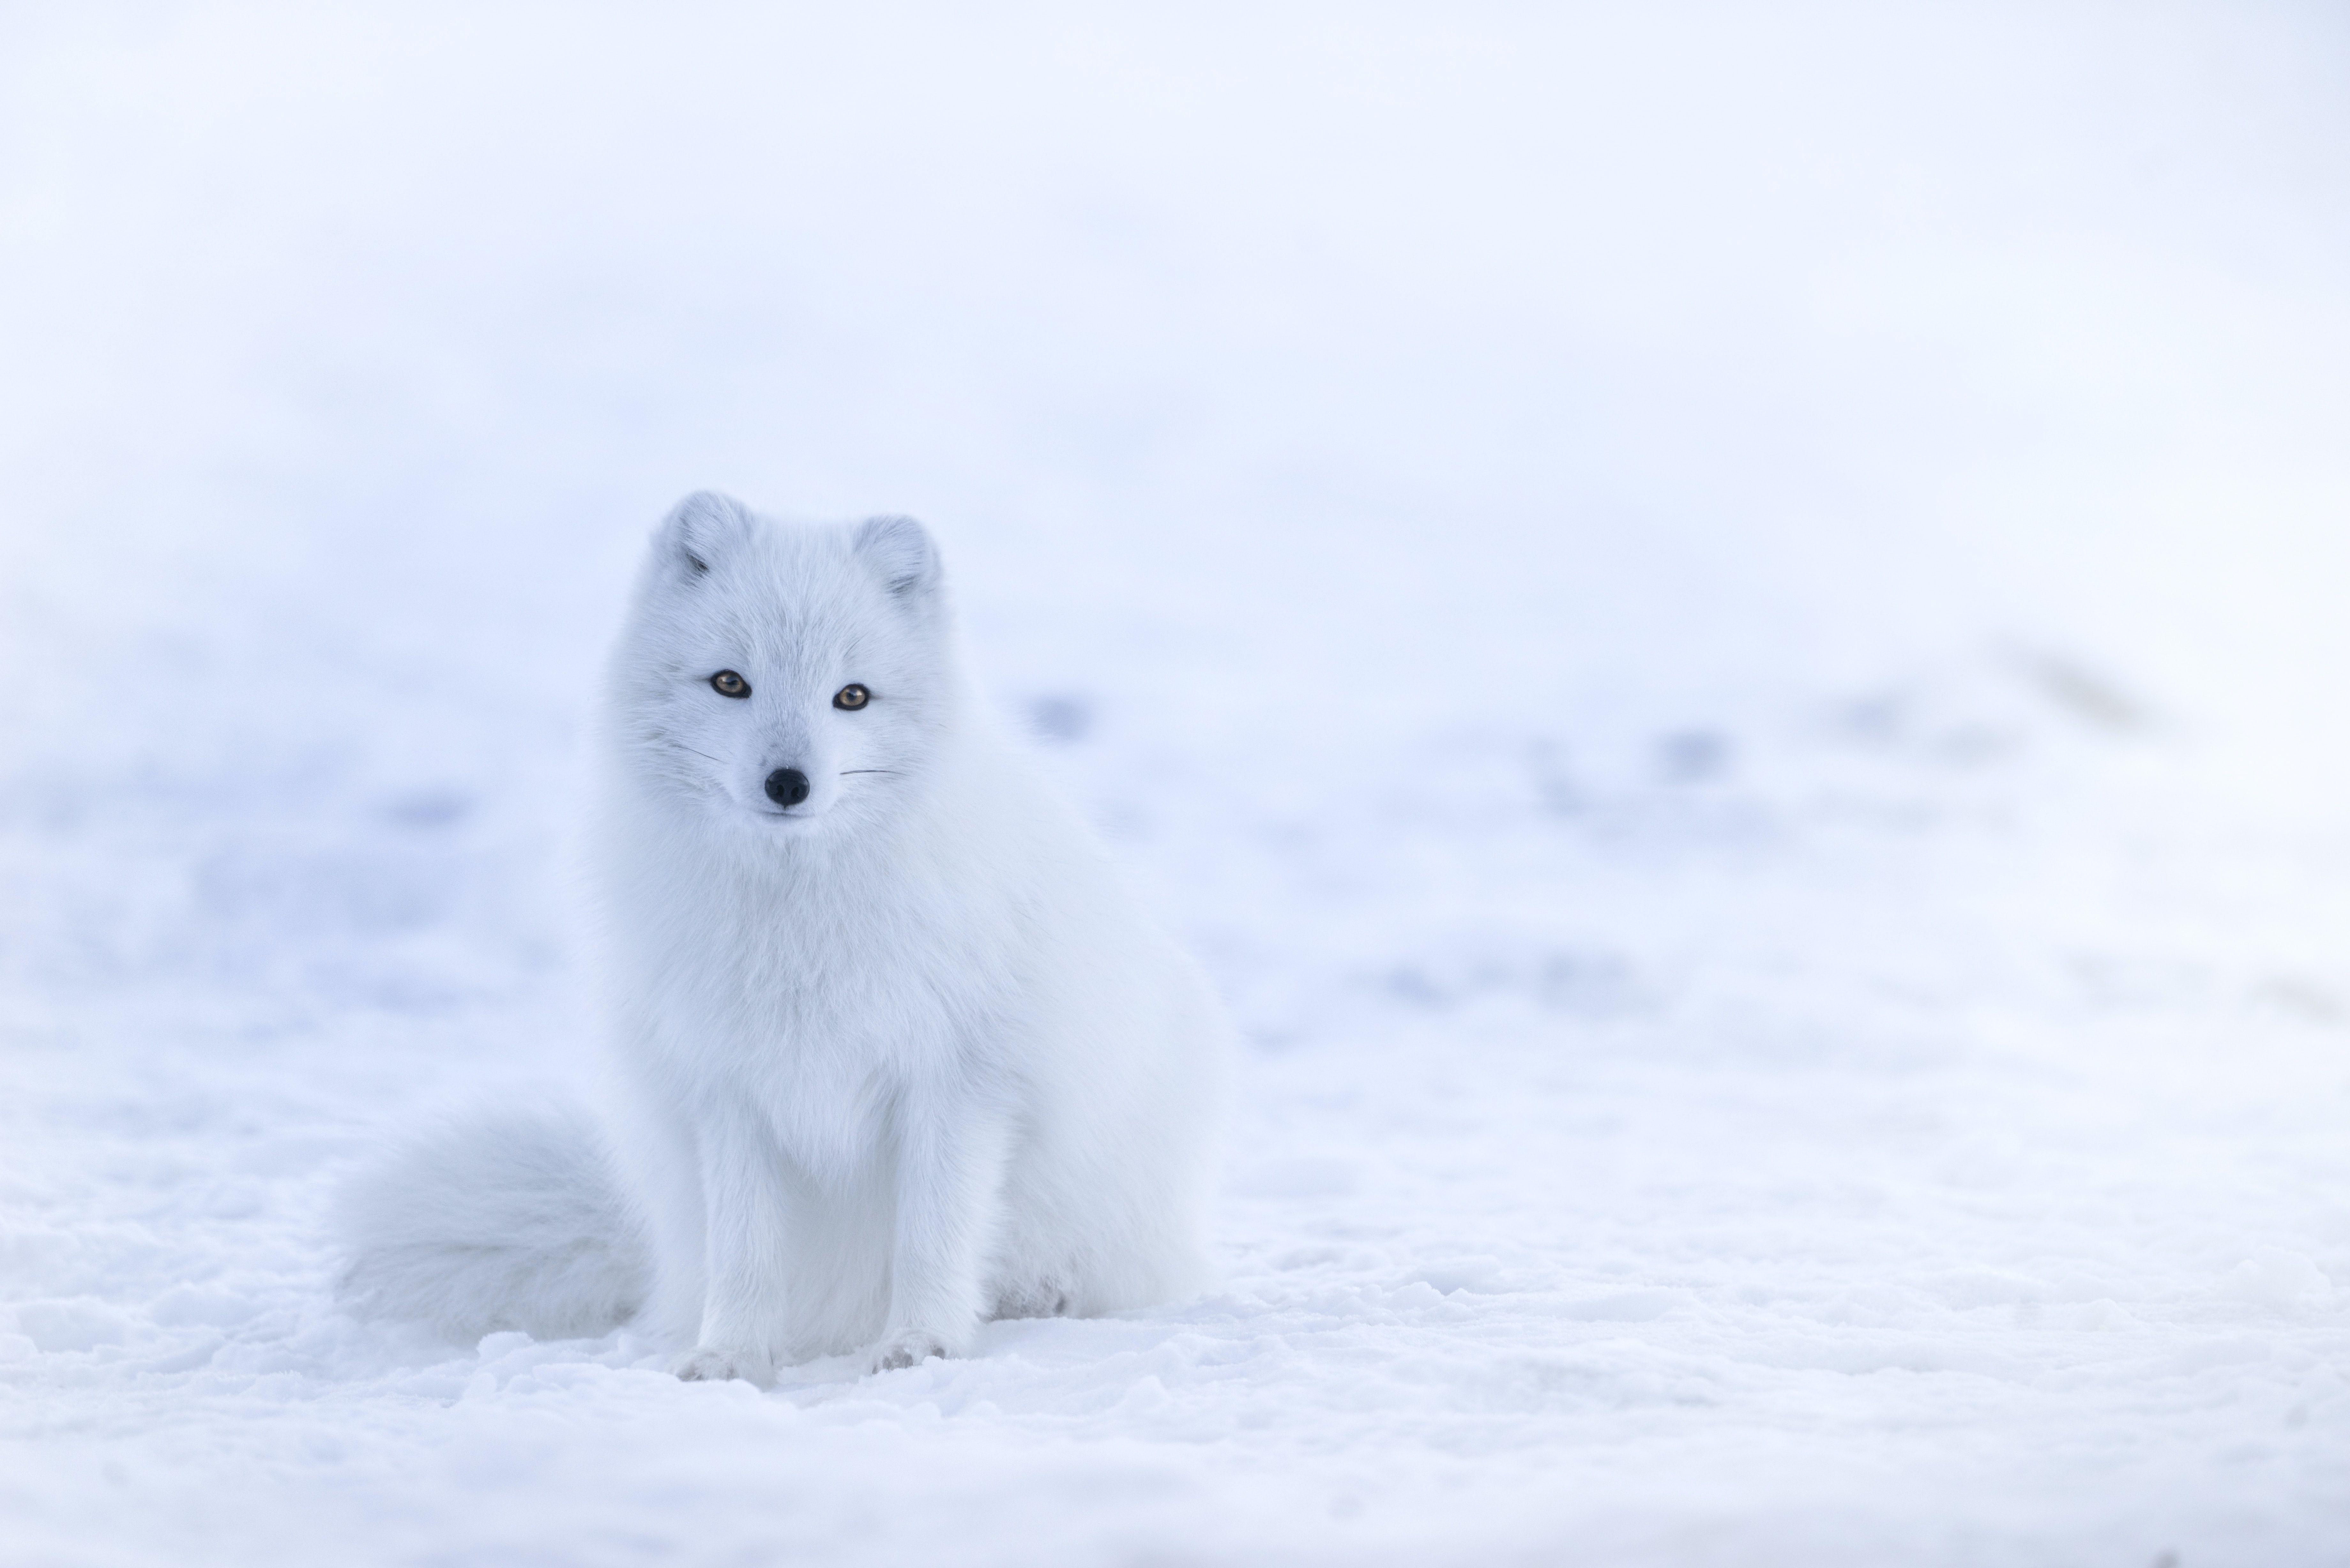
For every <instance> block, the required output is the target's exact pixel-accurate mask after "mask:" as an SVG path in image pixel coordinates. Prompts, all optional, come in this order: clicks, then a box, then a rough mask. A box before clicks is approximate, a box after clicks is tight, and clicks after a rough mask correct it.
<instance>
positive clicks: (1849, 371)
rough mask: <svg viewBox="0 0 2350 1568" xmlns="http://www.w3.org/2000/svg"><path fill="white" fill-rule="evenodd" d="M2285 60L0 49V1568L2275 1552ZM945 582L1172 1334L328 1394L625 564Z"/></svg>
mask: <svg viewBox="0 0 2350 1568" xmlns="http://www.w3.org/2000/svg"><path fill="white" fill-rule="evenodd" d="M2346 61H2350V25H2345V20H2344V17H2343V14H2342V12H2341V11H2340V9H2339V7H2338V6H2331V5H2305V6H2303V5H2283V4H2280V5H2263V4H2235V5H2208V6H2178V7H2146V6H2132V5H2002V4H1967V5H1947V6H1918V7H1908V6H1903V7H1854V8H1850V9H1837V8H1831V7H1813V6H1797V5H1783V6H1767V7H1766V6H1740V7H1712V6H1701V5H1686V6H1685V5H1662V6H1654V7H1650V6H1639V7H1632V6H1607V7H1600V6H1595V7H1589V8H1571V7H1568V8H1561V7H1552V8H1542V9H1538V10H1531V11H1525V12H1520V11H1517V10H1514V9H1512V8H1508V7H1503V6H1473V7H1471V6H1453V7H1426V8H1422V9H1420V10H1418V11H1412V10H1406V9H1396V8H1387V7H1364V6H1356V7H1347V8H1343V9H1333V10H1327V11H1323V10H1312V9H1303V8H1291V7H1286V6H1276V7H1251V8H1245V9H1241V8H1235V9H1231V10H1223V9H1219V8H1217V7H1213V6H1205V7H1202V6H1181V7H1176V6H1169V7H1166V8H1165V9H1164V10H1162V11H1158V12H1151V11H1145V10H1140V9H1137V8H1130V7H1129V8H1118V9H1114V10H1109V9H1105V10H1096V11H1076V10H1072V11H1068V12H1054V11H1049V10H1043V9H1032V8H1026V7H1011V8H1001V7H990V8H974V9H967V10H966V9H939V10H908V9H902V8H899V7H895V6H889V5H882V6H876V7H847V6H827V7H813V6H812V7H806V8H799V9H792V10H783V9H777V8H767V7H761V8H755V9H754V8H745V9H744V10H743V12H741V13H734V12H729V11H725V10H723V9H718V8H711V7H653V8H643V9H640V10H639V11H636V12H634V13H619V12H604V11H599V10H596V9H594V8H592V7H580V6H566V7H551V8H548V9H546V10H529V9H522V8H507V7H481V6H442V5H431V4H426V5H411V6H400V7H386V8H383V9H381V10H380V11H373V12H363V11H359V10H358V9H356V8H350V7H317V6H312V7H293V6H287V7H285V8H282V9H272V8H268V7H262V6H232V7H201V6H196V7H191V6H176V5H171V6H122V7H109V6H88V7H71V8H67V7H55V8H46V9H44V8H38V7H28V6H26V7H11V8H9V9H7V10H6V11H5V13H0V281H5V285H6V286H5V289H0V365H5V374H0V400H5V404H0V506H5V516H0V735H5V742H0V1562H5V1563H8V1564H10V1565H11V1568H15V1565H18V1564H25V1565H32V1564H41V1565H49V1564H76V1565H79V1564H175V1565H177V1564H188V1563H236V1564H241V1565H250V1564H275V1563H285V1564H297V1563H298V1564H312V1563H350V1564H435V1565H459V1564H508V1563H548V1564H556V1563H563V1564H570V1563H581V1564H632V1563H697V1564H698V1563H712V1564H719V1563H723V1564H755V1563H823V1564H864V1563H925V1564H962V1563H969V1564H994V1563H1004V1564H1013V1563H1017V1564H1021V1565H1023V1568H1029V1565H1035V1564H1063V1563H1069V1564H1092V1563H1103V1564H1109V1563H1118V1564H1128V1563H1132V1564H1145V1563H1148V1564H1183V1563H1252V1564H1255V1563H1263V1564H1285V1563H1371V1564H1378V1563H1396V1564H1404V1563H1410V1564H1428V1563H1497V1564H1498V1563H1588V1564H1611V1565H1612V1564H1626V1565H1631V1564H1695V1565H1703V1564H1731V1563H1737V1564H1752V1563H1790V1564H1794V1563H1801V1564H1804V1565H1806V1568H1821V1565H1835V1564H1856V1565H1857V1564H1877V1563H1909V1564H1957V1563H1998V1564H2002V1565H2007V1564H2021V1565H2032V1564H2118V1565H2123V1568H2155V1565H2158V1564H2168V1565H2173V1568H2206V1565H2209V1564H2246V1565H2260V1568H2293V1565H2301V1564H2342V1563H2350V805H2345V802H2350V766H2345V763H2350V743H2345V735H2350V725H2345V722H2344V712H2343V707H2342V691H2341V672H2342V670H2344V669H2345V659H2350V629H2345V628H2350V617H2345V616H2344V614H2343V613H2342V610H2341V601H2342V598H2343V595H2344V590H2345V585H2350V570H2345V568H2350V558H2345V557H2350V524H2345V518H2350V443H2345V441H2343V439H2342V431H2344V430H2345V428H2350V369H2345V367H2350V218H2345V213H2350V95H2345V92H2344V90H2343V88H2344V77H2345V68H2350V67H2345V62H2346ZM705 485H707V486H715V487H720V488H723V489H726V490H729V491H731V492H733V493H737V494H740V495H742V496H743V497H745V498H746V499H748V500H750V501H751V502H752V503H753V504H757V505H761V506H764V507H768V508H773V509H775V510H779V511H787V512H799V513H803V514H814V515H848V514H863V513H874V512H891V513H909V514H915V515H919V516H920V517H922V518H923V519H924V520H925V521H926V522H927V523H929V524H931V527H932V528H933V529H934V530H935V531H936V532H937V534H938V535H939V536H940V538H941V541H942V543H943V545H944V548H945V550H946V553H947V560H948V565H949V568H950V571H951V576H952V582H953V585H954V588H955V592H956V594H957V596H958V598H959V601H960V604H961V607H962V616H963V618H964V621H965V624H966V626H967V628H969V631H970V633H971V637H972V643H973V647H974V650H975V656H976V658H977V660H978V663H979V673H980V675H981V678H982V680H983V683H984V684H985V686H986V687H987V689H988V690H989V691H991V692H992V693H993V696H994V697H995V699H996V700H997V701H1001V702H1002V703H1003V705H1004V706H1005V708H1006V709H1007V711H1010V712H1011V713H1013V714H1014V716H1015V717H1017V718H1019V719H1020V720H1022V721H1023V722H1025V723H1026V724H1027V726H1028V728H1029V729H1030V731H1031V732H1033V733H1034V735H1035V739H1036V743H1037V745H1038V746H1039V748H1040V750H1041V751H1042V752H1043V753H1045V756H1046V757H1047V759H1048V762H1049V765H1050V767H1051V768H1052V770H1053V772H1054V774H1055V776H1056V777H1057V778H1058V779H1059V780H1060V781H1061V783H1062V784H1064V786H1065V787H1066V789H1067V790H1068V791H1069V792H1070V793H1071V794H1072V795H1073V796H1074V797H1075V798H1076V800H1077V801H1079V802H1080V803H1081V805H1083V806H1084V808H1085V809H1086V810H1087V812H1088V813H1089V815H1091V816H1092V817H1093V819H1094V820H1095V821H1096V822H1097V823H1098V824H1099V825H1100V826H1101V827H1102V828H1103V830H1104V831H1105V832H1106V833H1107V835H1109V836H1110V837H1111V838H1112V840H1113V842H1114V844H1115V846H1116V847H1117V848H1118V853H1119V855H1120V856H1121V857H1122V858H1123V859H1124V860H1125V861H1126V862H1127V863H1128V865H1129V866H1131V867H1133V868H1134V870H1135V873H1136V875H1137V877H1138V878H1139V881H1140V883H1141V885H1142V886H1143V887H1144V888H1146V889H1147V892H1148V896H1149V899H1150V901H1151V902H1152V905H1153V907H1154V908H1155V909H1157V910H1158V911H1159V913H1160V914H1161V915H1162V916H1163V917H1164V918H1165V919H1167V921H1168V922H1169V923H1170V925H1171V926H1172V927H1173V928H1174V929H1177V930H1178V931H1180V933H1181V934H1182V935H1183V936H1184V937H1185V939H1186V940H1188V941H1189V942H1190V943H1191V946H1192V947H1193V948H1194V950H1197V951H1198V952H1199V953H1200V954H1201V957H1202V959H1203V960H1204V961H1205V962H1206V963H1207V964H1208V965H1209V967H1210V968H1211V971H1212V972H1213V974H1214V975H1215V977H1216V979H1217V981H1218V983H1219V984H1220V986H1221V987H1222V989H1223V991H1224V992H1225V994H1226V995H1227V997H1228V998H1229V999H1230V1001H1231V1003H1232V1008H1233V1011H1234V1012H1235V1015H1236V1016H1237V1018H1238V1019H1239V1021H1240V1023H1241V1024H1242V1027H1243V1031H1244V1032H1245V1033H1246V1035H1247V1037H1248V1040H1249V1042H1250V1044H1249V1048H1248V1050H1247V1052H1246V1056H1245V1060H1244V1061H1243V1064H1242V1068H1241V1073H1240V1078H1239V1083H1238V1107H1237V1111H1236V1125H1235V1127H1234V1131H1233V1137H1232V1147H1231V1150H1230V1153H1229V1156H1228V1158H1227V1161H1226V1166H1227V1189H1226V1193H1225V1196H1224V1198H1223V1199H1222V1204H1221V1207H1220V1209H1219V1211H1218V1219H1217V1230H1216V1241H1217V1249H1218V1251H1217V1260H1218V1262H1219V1265H1220V1267H1221V1268H1222V1282H1221V1284H1220V1285H1219V1286H1218V1287H1217V1288H1215V1289H1214V1290H1212V1291H1211V1292H1209V1293H1206V1294H1203V1295H1200V1296H1197V1297H1194V1298H1191V1299H1188V1300H1184V1301H1180V1302H1177V1303H1171V1304H1170V1305H1167V1306H1165V1307H1163V1308H1159V1309H1156V1310H1152V1311H1147V1312H1138V1313H1132V1314H1123V1315H1120V1316H1117V1317H1112V1318H1107V1319H1102V1320H1095V1321H1036V1322H1021V1323H1009V1324H996V1325H993V1326H992V1327H990V1328H989V1329H988V1330H987V1331H986V1333H985V1335H984V1337H983V1344H982V1345H981V1347H980V1352H979V1354H978V1355H974V1356H972V1357H971V1358H969V1359H965V1360H958V1361H953V1362H938V1361H932V1362H929V1363H926V1364H924V1365H921V1366H916V1367H913V1368H910V1369H907V1370H902V1371H897V1372H892V1373H889V1374H886V1375H882V1376H872V1377H859V1376H856V1375H855V1373H856V1368H854V1367H852V1366H847V1365H846V1364H833V1363H817V1364H815V1365H811V1366H804V1367H800V1368H798V1369H796V1370H795V1371H793V1372H792V1373H790V1374H788V1375H787V1376H786V1377H785V1382H784V1384H783V1386H780V1387H779V1388H777V1389H776V1390H775V1391H774V1392H772V1393H769V1394H764V1395H763V1394H760V1393H758V1392H757V1391H755V1390H754V1389H752V1388H749V1387H747V1386H743V1385H740V1384H732V1385H689V1384H684V1383H681V1382H679V1381H677V1380H676V1379H674V1378H672V1377H670V1376H666V1375H665V1374H664V1373H662V1372H661V1371H660V1358H659V1357H658V1355H656V1353H655V1350H654V1347H652V1346H651V1345H649V1344H647V1343H646V1342H644V1341H643V1340H642V1339H640V1338H639V1337H636V1336H634V1335H632V1334H629V1333H626V1332H623V1333H621V1334H617V1335H613V1336H609V1337H606V1338H601V1339H588V1340H576V1339H570V1340H567V1339H561V1338H551V1337H550V1338H533V1337H531V1336H529V1335H526V1334H520V1333H507V1334H494V1335H492V1336H490V1337H489V1338H487V1339H485V1340H484V1341H482V1342H480V1343H479V1344H475V1345H454V1344H450V1343H448V1342H446V1341H443V1340H442V1339H440V1338H438V1337H436V1335H435V1334H434V1333H433V1332H432V1330H431V1329H430V1328H429V1327H428V1326H418V1325H407V1326H401V1325H388V1324H382V1323H379V1322H372V1321H360V1320H359V1319H356V1318H354V1317H353V1316H351V1315H349V1314H348V1313H346V1312H345V1311H343V1310H340V1309H338V1306H337V1305H336V1304H335V1298H334V1295H333V1292H332V1279H333V1271H334V1260H333V1259H332V1258H331V1257H330V1256H329V1255H328V1248H327V1245H326V1238H327V1235H328V1216H329V1212H330V1208H331V1205H332V1203H333V1201H334V1194H335V1191H336V1189H337V1188H338V1184H339V1183H340V1182H341V1181H342V1180H343V1179H345V1178H347V1177H348V1176H349V1175H350V1174H352V1173H353V1172H355V1171H358V1170H360V1169H362V1168H364V1167H365V1165H366V1162H367V1160H368V1158H369V1156H370V1154H371V1152H372V1151H374V1150H375V1149H377V1148H378V1147H380V1144H381V1142H382V1140H384V1139H386V1138H389V1137H400V1136H403V1135H404V1134H406V1133H408V1132H411V1131H412V1130H414V1129H416V1128H418V1127H429V1126H430V1125H432V1122H433V1119H434V1118H435V1117H436V1116H441V1115H442V1114H444V1113H447V1112H450V1111H452V1110H460V1109H462V1108H463V1107H464V1106H467V1105H469V1104H472V1103H473V1102H475V1101H477V1100H480V1099H483V1098H485V1097H492V1096H508V1097H516V1098H525V1099H526V1098H528V1097H529V1096H535V1095H537V1094H540V1093H542V1092H543V1093H545V1094H546V1095H549V1096H559V1095H561V1094H562V1093H564V1092H565V1091H566V1090H567V1088H568V1087H569V1086H571V1085H576V1084H577V1082H578V1081H579V1079H580V1077H581V1076H582V1075H584V1074H586V1073H587V1071H588V1070H589V1068H590V1064H591V1063H592V1059H593V1049H592V1041H593V1030H594V1023H593V1020H592V1019H591V1018H590V1017H589V1016H588V1015H587V1008H586V1005H585V1003H584V1002H583V1001H582V998H581V992H582V991H583V989H584V986H583V981H582V976H581V973H580V970H579V967H578V966H579V961H578V959H577V942H576V939H575V935H574V932H573V931H572V929H570V924H569V922H570V921H571V920H572V919H573V915H572V910H573V909H575V908H576V899H575V898H574V896H573V892H572V883H571V880H570V878H571V875H572V873H571V871H570V869H569V867H571V866H572V864H573V859H572V851H571V848H570V846H569V837H570V835H571V833H572V831H573V827H574V825H575V824H576V821H577V812H578V806H579V794H580V789H579V776H578V763H577V757H578V741H579V730H580V726H581V722H582V715H583V712H584V711H585V708H586V705H587V702H588V701H589V698H590V694H591V692H592V691H593V688H594V685H595V680H596V671H597V668H598V661H599V660H600V659H601V657H602V653H603V649H604V645H605V642H606V639H608V637H609V636H610V634H611V632H612V630H613V629H614V628H615V627H616V625H617V622H618V616H619V606H620V603H621V599H622V596H623V594H624V593H625V591H626V587H627V582H628V578H629V568H630V565H631V563H632V561H633V559H634V556H635V554H636V552H637V550H638V549H639V547H640V545H641V541H642V540H643V538H644V536H645V535H646V533H647V531H648V530H649V529H650V526H651V525H652V524H653V522H654V521H655V519H657V518H658V517H659V516H660V514H661V512H662V511H663V510H664V509H665V508H666V507H667V506H668V505H669V504H671V503H672V502H674V501H675V500H676V499H677V497H679V496H680V495H681V494H683V493H686V492H688V491H690V490H692V489H695V488H698V487H701V486H705Z"/></svg>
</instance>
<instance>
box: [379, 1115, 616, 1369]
mask: <svg viewBox="0 0 2350 1568" xmlns="http://www.w3.org/2000/svg"><path fill="white" fill-rule="evenodd" d="M336 1220H337V1230H338V1232H339V1240H340V1242H341V1245H342V1251H343V1258H344V1265H343V1271H342V1273H341V1275H340V1276H339V1278H338V1281H337V1291H338V1295H339V1296H340V1297H341V1298H342V1300H343V1302H344V1303H345V1304H347V1305H348V1306H349V1307H351V1308H352V1309H353V1310H354V1311H357V1312H359V1313H361V1314H365V1315H367V1316H370V1317H395V1318H407V1319H411V1320H415V1321H419V1322H422V1323H428V1324H432V1326H433V1327H435V1328H437V1329H439V1330H440V1331H441V1332H442V1334H447V1335H448V1336H449V1337H451V1338H452V1339H455V1340H459V1341H464V1342H470V1341H473V1340H475V1339H478V1338H480V1337H481V1336H482V1335H483V1334H489V1333H492V1332H494V1331H495V1330H498V1329H511V1328H518V1329H522V1330H525V1332H527V1333H529V1334H532V1335H533V1336H535V1337H536V1338H539V1339H565V1338H574V1337H578V1336H582V1335H587V1334H604V1333H607V1332H608V1331H609V1330H611V1329H613V1328H616V1327H618V1326H619V1324H623V1323H626V1322H628V1321H629V1319H630V1318H632V1317H634V1316H635V1315H636V1314H637V1312H638V1310H639V1308H640V1307H641V1306H642V1305H643V1304H644V1301H645V1296H646V1293H647V1291H648V1290H649V1289H650V1282H651V1272H652V1270H651V1262H650V1252H649V1251H648V1248H647V1245H646V1241H645V1236H644V1227H643V1224H642V1222H641V1221H640V1220H639V1219H638V1217H637V1215H636V1213H635V1211H634V1210H633V1209H632V1208H631V1207H630V1205H629V1202H628V1200H627V1199H626V1198H624V1197H623V1195H622V1192H621V1189H620V1187H619V1182H618V1181H617V1179H615V1173H614V1169H613V1159H612V1155H611V1151H610V1146H609V1144H608V1142H607V1140H606V1138H605V1137H604V1134H603V1131H602V1129H601V1128H599V1127H598V1126H597V1125H596V1123H595V1121H594V1119H593V1118H592V1117H590V1116H587V1114H586V1113H585V1112H583V1111H578V1110H573V1109H566V1108H559V1107H550V1108H540V1109H532V1110H499V1111H494V1112H489V1113H484V1114H480V1115H476V1116H472V1117H469V1118H465V1119H461V1120H452V1121H449V1122H446V1123H444V1124H442V1125H441V1126H439V1127H434V1128H433V1129H432V1130H430V1131H428V1132H424V1133H421V1134H419V1135H417V1136H415V1137H411V1138H410V1139H409V1140H408V1141H406V1142H405V1143H403V1144H400V1145H399V1146H398V1147H394V1148H392V1149H391V1150H390V1151H389V1152H388V1153H387V1154H386V1155H385V1156H384V1157H383V1158H380V1159H379V1160H378V1161H377V1162H376V1163H375V1164H374V1165H373V1166H371V1167H370V1168H367V1169H365V1170H363V1171H361V1172H360V1173H359V1176H358V1177H356V1178H355V1179H352V1181H351V1182H350V1184H349V1185H348V1186H347V1187H346V1188H345V1189H343V1192H342V1195H341V1200H340V1202H339V1204H338V1212H337V1215H336Z"/></svg>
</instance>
